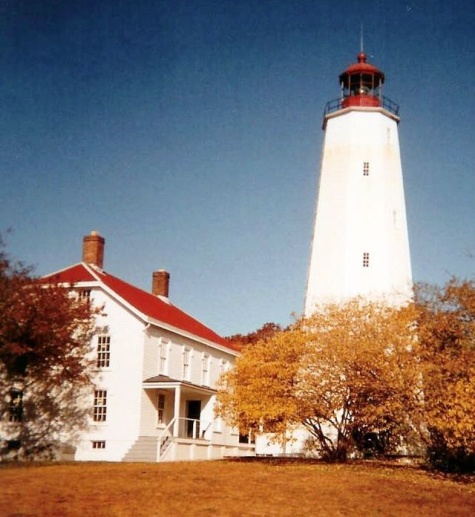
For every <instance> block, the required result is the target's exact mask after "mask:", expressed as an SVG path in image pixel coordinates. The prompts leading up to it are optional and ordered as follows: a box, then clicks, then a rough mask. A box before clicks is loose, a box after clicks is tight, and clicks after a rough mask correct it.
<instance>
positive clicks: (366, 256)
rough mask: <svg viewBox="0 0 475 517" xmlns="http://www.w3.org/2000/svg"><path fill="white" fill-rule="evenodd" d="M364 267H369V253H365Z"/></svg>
mask: <svg viewBox="0 0 475 517" xmlns="http://www.w3.org/2000/svg"><path fill="white" fill-rule="evenodd" d="M363 267H369V253H368V252H365V253H363Z"/></svg>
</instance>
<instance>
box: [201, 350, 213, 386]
mask: <svg viewBox="0 0 475 517" xmlns="http://www.w3.org/2000/svg"><path fill="white" fill-rule="evenodd" d="M210 366H211V357H210V355H209V354H208V352H203V357H202V370H201V384H202V385H203V386H209V385H210V384H209V379H210V374H209V370H210Z"/></svg>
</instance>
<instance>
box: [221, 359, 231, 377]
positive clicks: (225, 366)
mask: <svg viewBox="0 0 475 517" xmlns="http://www.w3.org/2000/svg"><path fill="white" fill-rule="evenodd" d="M228 366H229V363H228V362H227V361H226V359H221V361H220V363H219V373H220V375H222V374H223V373H225V372H227V371H228Z"/></svg>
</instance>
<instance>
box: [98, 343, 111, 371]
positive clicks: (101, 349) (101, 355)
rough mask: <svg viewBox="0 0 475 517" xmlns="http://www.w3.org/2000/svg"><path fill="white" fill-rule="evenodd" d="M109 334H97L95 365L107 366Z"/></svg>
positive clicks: (108, 361)
mask: <svg viewBox="0 0 475 517" xmlns="http://www.w3.org/2000/svg"><path fill="white" fill-rule="evenodd" d="M110 348H111V338H110V336H105V335H103V336H97V367H98V368H109V365H110V357H111V350H110Z"/></svg>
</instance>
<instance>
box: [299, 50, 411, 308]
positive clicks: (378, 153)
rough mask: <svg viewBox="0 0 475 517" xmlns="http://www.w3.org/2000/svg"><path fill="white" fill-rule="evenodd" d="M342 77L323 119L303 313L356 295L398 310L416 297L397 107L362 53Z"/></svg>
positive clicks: (382, 76)
mask: <svg viewBox="0 0 475 517" xmlns="http://www.w3.org/2000/svg"><path fill="white" fill-rule="evenodd" d="M339 79H340V86H341V95H340V97H339V98H338V99H336V100H334V101H330V102H329V103H328V104H327V105H326V107H325V113H324V118H323V129H324V131H325V138H324V143H323V153H322V161H321V170H320V183H319V190H318V198H317V210H316V216H315V226H314V235H313V244H312V251H311V257H310V267H309V272H308V278H307V293H306V298H305V315H306V316H308V315H310V314H312V312H314V311H315V309H316V307H317V306H318V305H320V304H325V303H329V302H339V301H343V300H345V299H349V298H352V297H355V296H363V297H365V298H367V299H371V300H381V299H384V300H386V301H387V302H388V303H391V304H395V305H399V304H403V303H405V302H407V301H408V300H409V299H410V298H411V296H412V275H411V262H410V254H409V239H408V232H407V221H406V208H405V202H404V187H403V178H402V169H401V157H400V152H399V137H398V123H399V107H398V106H397V105H396V104H395V103H393V102H392V101H390V100H389V99H387V98H386V97H384V96H383V95H382V85H383V83H384V74H383V72H381V71H380V70H378V69H377V68H376V67H375V66H373V65H371V64H369V63H367V62H366V55H365V54H364V52H361V53H360V54H358V62H357V63H354V64H352V65H350V66H349V67H348V68H347V69H346V70H345V71H344V72H343V73H342V74H340V77H339Z"/></svg>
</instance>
